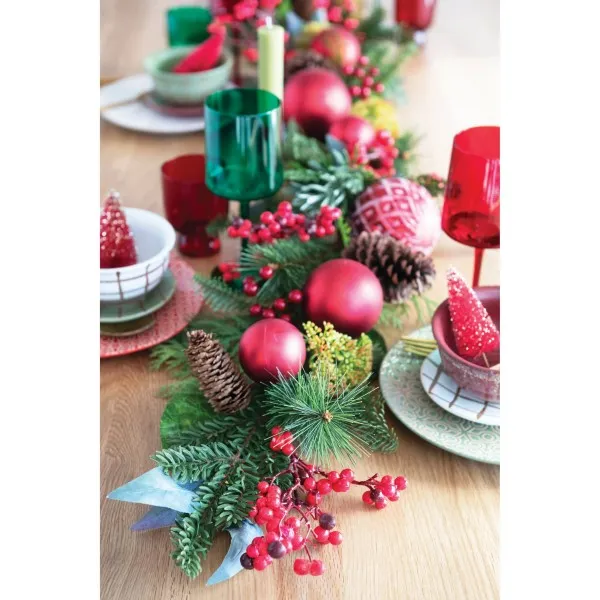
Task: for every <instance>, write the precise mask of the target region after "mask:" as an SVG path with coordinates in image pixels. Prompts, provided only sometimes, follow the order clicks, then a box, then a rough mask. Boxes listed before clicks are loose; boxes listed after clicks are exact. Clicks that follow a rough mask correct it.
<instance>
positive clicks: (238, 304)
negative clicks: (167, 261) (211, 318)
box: [194, 273, 253, 313]
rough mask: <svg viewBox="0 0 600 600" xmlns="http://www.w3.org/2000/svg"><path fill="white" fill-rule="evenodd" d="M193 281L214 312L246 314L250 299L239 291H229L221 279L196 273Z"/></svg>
mask: <svg viewBox="0 0 600 600" xmlns="http://www.w3.org/2000/svg"><path fill="white" fill-rule="evenodd" d="M194 278H195V280H196V281H197V282H198V283H199V284H200V286H201V287H202V293H203V294H204V300H205V301H206V303H207V304H208V306H210V308H211V309H212V310H214V311H215V312H231V313H236V312H247V311H248V309H249V308H250V306H251V305H252V304H253V302H252V299H251V298H249V297H248V296H245V295H244V294H243V293H242V292H241V291H239V292H238V291H236V290H233V289H231V288H230V287H229V286H228V285H227V284H226V283H225V282H224V281H223V280H222V279H213V278H211V277H206V276H205V275H201V274H199V273H196V275H195V276H194Z"/></svg>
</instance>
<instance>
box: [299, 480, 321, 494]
mask: <svg viewBox="0 0 600 600" xmlns="http://www.w3.org/2000/svg"><path fill="white" fill-rule="evenodd" d="M302 485H303V486H304V489H305V490H308V491H309V492H310V491H311V490H314V489H315V487H316V486H317V482H316V481H315V480H314V479H313V478H312V477H307V478H306V479H305V480H304V481H303V482H302Z"/></svg>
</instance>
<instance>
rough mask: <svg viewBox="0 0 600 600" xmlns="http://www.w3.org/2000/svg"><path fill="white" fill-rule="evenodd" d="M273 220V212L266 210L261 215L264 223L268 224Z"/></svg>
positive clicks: (261, 220)
mask: <svg viewBox="0 0 600 600" xmlns="http://www.w3.org/2000/svg"><path fill="white" fill-rule="evenodd" d="M271 221H273V213H272V212H270V211H268V210H265V212H264V213H263V214H262V215H260V222H261V223H264V224H265V225H268V224H269V223H271Z"/></svg>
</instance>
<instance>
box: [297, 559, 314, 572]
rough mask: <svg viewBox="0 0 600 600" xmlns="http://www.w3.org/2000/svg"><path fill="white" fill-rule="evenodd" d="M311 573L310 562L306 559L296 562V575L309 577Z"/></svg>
mask: <svg viewBox="0 0 600 600" xmlns="http://www.w3.org/2000/svg"><path fill="white" fill-rule="evenodd" d="M309 571H310V562H309V561H308V560H306V558H297V559H296V560H295V561H294V573H296V575H307V574H308V572H309Z"/></svg>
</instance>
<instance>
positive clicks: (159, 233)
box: [100, 208, 175, 302]
mask: <svg viewBox="0 0 600 600" xmlns="http://www.w3.org/2000/svg"><path fill="white" fill-rule="evenodd" d="M124 211H125V216H126V218H127V223H128V224H129V229H130V230H131V234H132V235H133V239H134V240H135V248H136V251H137V255H138V262H137V263H136V264H135V265H131V266H129V267H121V268H118V269H100V302H115V301H123V300H131V299H132V298H138V297H140V296H143V295H145V294H147V293H148V292H149V291H151V290H153V289H154V288H155V287H156V286H157V285H158V284H159V282H160V280H161V279H162V277H163V275H164V274H165V272H166V271H167V269H168V267H169V254H170V252H171V250H173V247H174V246H175V230H174V229H173V227H172V226H171V224H170V223H169V222H168V221H167V220H166V219H164V218H163V217H161V216H160V215H157V214H156V213H153V212H150V211H149V210H143V209H141V208H125V209H124Z"/></svg>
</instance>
